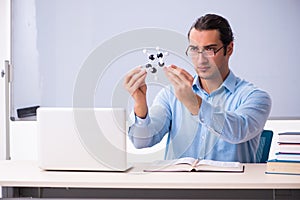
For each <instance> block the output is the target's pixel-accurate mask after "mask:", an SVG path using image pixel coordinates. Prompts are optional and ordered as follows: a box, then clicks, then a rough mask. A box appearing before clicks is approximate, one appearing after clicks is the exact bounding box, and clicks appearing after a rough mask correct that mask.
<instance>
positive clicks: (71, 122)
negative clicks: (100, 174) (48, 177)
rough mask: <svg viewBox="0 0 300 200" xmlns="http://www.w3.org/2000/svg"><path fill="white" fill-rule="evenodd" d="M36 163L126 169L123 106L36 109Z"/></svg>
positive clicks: (64, 167) (49, 166)
mask: <svg viewBox="0 0 300 200" xmlns="http://www.w3.org/2000/svg"><path fill="white" fill-rule="evenodd" d="M37 123H38V163H39V167H40V168H42V169H44V170H66V171H68V170H74V171H78V170H79V171H126V170H127V169H129V168H130V166H129V165H128V164H127V151H126V111H125V109H123V108H62V107H40V108H38V109H37Z"/></svg>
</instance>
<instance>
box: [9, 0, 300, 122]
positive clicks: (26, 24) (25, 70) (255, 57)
mask: <svg viewBox="0 0 300 200" xmlns="http://www.w3.org/2000/svg"><path fill="white" fill-rule="evenodd" d="M13 10H14V12H13V30H14V32H13V52H12V53H13V54H12V62H13V66H14V77H15V78H14V83H13V93H12V98H13V99H12V102H13V104H12V109H13V110H12V116H14V117H16V113H15V112H16V109H18V108H23V107H29V106H33V105H41V106H72V105H73V104H74V91H76V90H77V89H78V88H79V87H80V86H82V87H86V85H84V84H82V85H80V86H78V85H77V83H78V78H79V77H80V76H81V75H82V73H83V71H84V67H85V64H86V63H87V62H88V61H90V58H91V57H90V56H92V55H94V54H95V51H96V50H99V49H101V48H102V47H104V46H105V45H106V44H107V46H105V48H106V50H107V51H105V50H104V51H102V53H101V54H99V55H97V58H98V59H95V60H94V61H93V62H94V67H95V70H98V71H96V72H97V74H96V75H95V76H96V77H93V78H94V79H89V78H86V80H85V82H89V81H90V82H91V81H94V82H92V83H91V84H93V85H92V86H93V88H91V89H92V90H93V91H91V95H90V96H88V97H86V96H84V95H81V96H84V97H83V98H86V99H87V98H90V102H92V103H93V106H97V107H110V106H111V105H112V96H113V95H114V93H112V92H114V91H115V88H116V87H117V86H119V85H118V83H120V82H121V81H122V77H123V76H124V74H125V73H127V72H128V71H129V70H130V69H132V68H133V67H135V66H137V65H141V64H144V63H145V62H146V57H145V56H144V55H143V54H142V48H145V46H143V45H140V46H138V45H137V44H136V42H137V41H139V40H142V39H145V40H147V41H148V42H149V43H147V44H148V45H149V46H148V47H155V46H161V47H162V48H166V47H167V46H166V45H165V43H164V41H166V40H168V37H164V38H160V37H153V38H151V35H147V38H142V37H145V35H140V36H137V37H135V38H134V39H132V40H131V41H126V40H120V41H118V42H119V43H114V45H111V46H109V44H111V43H109V42H112V41H115V42H116V40H114V39H116V37H118V36H122V35H123V34H125V33H127V32H129V31H132V30H137V29H146V28H149V27H150V28H158V29H161V30H165V31H167V30H168V31H171V32H176V33H177V34H178V35H182V38H183V40H184V41H181V40H180V41H179V40H177V41H176V40H174V41H173V44H174V43H175V41H176V43H177V44H176V43H175V44H176V45H177V46H180V45H181V43H182V42H187V41H186V38H185V36H186V33H187V31H188V29H189V27H190V26H191V24H192V22H193V21H194V20H195V19H196V18H197V17H199V16H201V15H203V14H205V13H217V14H221V15H223V16H224V17H226V18H227V19H228V20H229V21H230V23H231V25H232V28H233V32H234V35H235V51H234V54H233V56H232V58H231V62H230V66H231V69H232V70H233V71H234V72H235V74H236V75H238V76H240V77H243V78H245V79H247V80H249V81H251V82H253V83H254V84H256V85H258V86H259V87H261V88H262V89H264V90H266V91H267V92H269V93H270V95H271V97H272V99H273V107H272V111H271V117H272V118H283V117H285V118H286V117H289V118H290V117H298V118H299V117H300V106H298V104H299V102H300V93H299V92H295V90H294V88H298V87H299V86H300V79H299V78H298V74H299V72H300V68H299V67H298V58H299V57H300V51H298V50H297V48H296V47H297V45H298V43H299V42H297V40H296V42H295V38H298V36H299V35H300V28H299V26H297V25H298V19H300V1H298V0H286V1H282V0H264V1H261V0H248V1H239V0H227V1H222V0H216V1H207V0H189V1H173V0H165V1H160V0H152V1H150V2H148V3H146V4H145V3H144V2H142V1H138V0H129V1H116V0H111V1H105V3H104V2H103V1H98V0H43V1H35V0H27V1H13ZM123 36H124V35H123ZM125 42H127V43H125ZM134 44H136V45H135V46H134ZM127 45H128V46H127ZM186 45H187V44H186ZM186 45H185V46H184V45H183V47H182V48H180V52H175V53H177V54H174V52H172V53H171V56H170V57H169V58H168V59H167V62H168V64H171V63H175V64H177V65H180V66H182V67H186V68H187V69H192V67H191V65H190V64H189V62H188V61H187V60H186V57H185V56H184V51H185V47H186ZM20 46H26V48H19V47H20ZM138 47H139V48H138ZM180 47H181V46H180ZM126 48H127V49H126ZM121 49H123V50H124V51H120V50H121ZM171 50H172V49H171ZM119 51H120V52H121V53H120V54H117V55H114V56H112V54H113V53H116V52H119ZM107 58H110V60H108V61H107V62H104V60H106V59H107ZM191 71H192V72H193V70H191ZM91 74H93V73H91ZM94 74H95V73H94ZM159 84H160V86H161V85H164V84H165V83H164V82H160V81H158V84H155V83H153V84H151V87H150V89H149V93H150V95H151V94H152V95H153V94H154V93H156V89H157V87H156V86H158V85H159ZM152 86H153V87H152ZM160 86H159V87H160ZM123 92H124V93H126V92H125V91H123ZM121 95H122V97H125V100H124V102H125V103H127V99H128V98H129V97H128V95H127V96H126V95H125V94H121ZM287 97H293V98H287ZM126 98H127V99H126ZM119 99H121V98H119ZM287 105H289V106H287Z"/></svg>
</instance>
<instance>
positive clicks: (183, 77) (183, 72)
mask: <svg viewBox="0 0 300 200" xmlns="http://www.w3.org/2000/svg"><path fill="white" fill-rule="evenodd" d="M168 69H170V71H171V72H173V73H174V74H176V75H177V76H178V77H179V78H180V79H181V80H182V81H188V82H193V81H194V77H193V76H192V75H191V74H189V73H188V72H187V71H186V70H184V69H182V68H179V67H177V66H175V65H171V66H169V67H168Z"/></svg>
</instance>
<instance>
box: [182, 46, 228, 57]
mask: <svg viewBox="0 0 300 200" xmlns="http://www.w3.org/2000/svg"><path fill="white" fill-rule="evenodd" d="M224 47H225V45H224V46H221V47H220V48H219V49H217V50H215V49H213V48H212V47H205V48H203V50H202V51H200V49H199V47H197V46H192V45H189V46H188V48H187V49H186V51H185V54H186V55H187V56H188V57H191V58H198V56H199V54H200V53H202V55H203V56H204V57H206V58H210V57H214V56H215V55H216V54H217V53H218V52H219V51H220V50H221V49H222V48H224Z"/></svg>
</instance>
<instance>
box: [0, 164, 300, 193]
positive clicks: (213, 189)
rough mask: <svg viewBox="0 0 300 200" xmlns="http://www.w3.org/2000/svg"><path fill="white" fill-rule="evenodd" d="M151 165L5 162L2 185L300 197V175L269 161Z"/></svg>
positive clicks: (25, 189)
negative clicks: (45, 166) (173, 168)
mask: <svg viewBox="0 0 300 200" xmlns="http://www.w3.org/2000/svg"><path fill="white" fill-rule="evenodd" d="M145 166H146V165H145V164H137V165H136V166H135V167H134V168H132V169H131V170H129V171H128V172H126V173H122V172H69V171H68V172H58V171H43V170H41V169H40V168H38V166H37V163H36V162H35V161H0V185H1V186H2V188H3V194H2V195H3V197H74V198H83V197H86V198H89V197H93V198H95V197H96V198H108V197H113V198H121V197H129V198H169V199H172V198H175V197H176V198H197V199H200V197H201V198H208V197H210V198H212V197H214V198H231V199H234V198H236V199H237V198H239V199H243V198H245V197H247V198H248V199H249V197H251V195H253V199H272V198H274V195H276V196H277V197H276V199H280V196H282V197H284V198H285V197H287V196H289V198H295V199H300V198H299V197H300V176H291V175H266V174H265V173H264V171H265V167H266V166H265V165H264V164H246V167H245V173H207V172H205V173H203V172H199V173H198V172H190V173H189V172H187V173H183V172H178V173H175V172H166V173H162V172H155V173H146V172H142V171H143V170H142V169H144V168H145ZM285 195H287V196H285ZM250 199H251V198H250Z"/></svg>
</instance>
